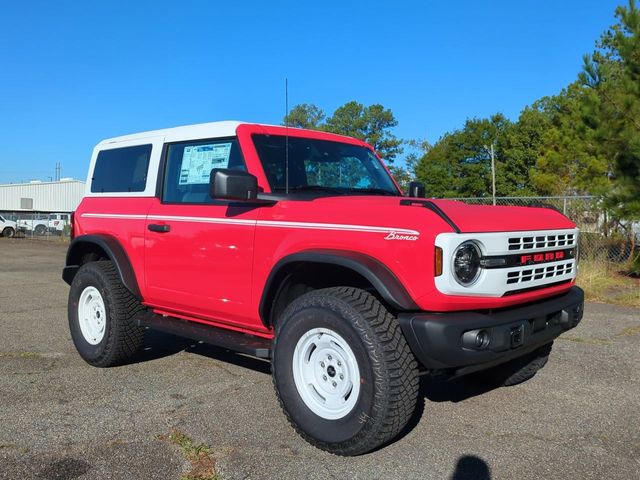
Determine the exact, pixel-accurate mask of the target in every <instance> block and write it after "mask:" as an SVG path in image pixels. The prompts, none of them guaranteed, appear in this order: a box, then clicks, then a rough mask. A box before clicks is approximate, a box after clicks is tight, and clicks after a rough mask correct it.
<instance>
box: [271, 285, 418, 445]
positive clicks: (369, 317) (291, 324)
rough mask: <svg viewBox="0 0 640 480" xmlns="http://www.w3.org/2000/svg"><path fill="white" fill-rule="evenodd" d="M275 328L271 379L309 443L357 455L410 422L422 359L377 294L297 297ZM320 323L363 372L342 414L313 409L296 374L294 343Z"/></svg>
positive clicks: (328, 292)
mask: <svg viewBox="0 0 640 480" xmlns="http://www.w3.org/2000/svg"><path fill="white" fill-rule="evenodd" d="M275 328H276V337H275V340H274V345H273V352H274V354H273V359H272V378H273V384H274V387H275V390H276V394H277V397H278V400H279V402H280V406H281V407H282V410H283V411H284V413H285V415H286V417H287V419H288V420H289V422H290V424H291V425H292V426H293V428H294V429H295V430H296V431H297V432H298V433H299V434H300V435H301V436H302V437H303V438H304V439H305V440H306V441H307V442H309V443H310V444H312V445H314V446H315V447H317V448H319V449H322V450H325V451H327V452H330V453H333V454H336V455H344V456H351V455H359V454H363V453H366V452H369V451H371V450H374V449H376V448H379V447H381V446H383V445H385V444H387V443H388V442H390V441H391V440H393V439H394V438H395V437H397V436H398V434H399V433H400V432H401V431H402V430H403V428H404V427H405V426H406V425H407V423H408V421H409V420H410V418H411V416H412V414H413V413H414V411H415V409H416V402H417V398H418V385H419V381H418V368H417V362H416V359H415V357H414V355H413V353H412V352H411V350H410V349H409V346H408V345H407V342H406V340H405V338H404V336H403V334H402V331H401V329H400V326H399V324H398V322H397V321H396V319H395V318H394V317H393V315H391V314H390V313H389V312H388V311H387V310H386V309H385V307H384V306H383V305H382V304H381V303H380V302H379V301H378V300H377V299H376V297H374V296H373V295H371V294H370V293H368V292H366V291H364V290H360V289H357V288H351V287H334V288H326V289H322V290H314V291H312V292H309V293H306V294H304V295H302V296H300V297H299V298H297V299H296V300H294V301H293V302H292V303H291V304H290V305H289V306H288V307H287V308H286V309H285V310H284V312H283V313H282V315H281V316H280V318H279V319H277V323H276V326H275ZM316 328H326V329H331V330H332V331H334V332H336V333H337V334H339V335H340V336H341V337H342V338H344V339H345V341H346V342H347V344H348V346H349V347H350V348H351V350H352V351H353V353H354V356H355V358H356V360H357V364H358V370H359V372H360V392H359V395H358V398H357V400H356V403H355V405H354V407H353V408H352V409H351V411H349V412H348V413H347V414H346V415H345V416H343V417H342V418H338V419H337V420H327V419H325V418H323V417H321V416H319V415H317V414H316V413H314V412H313V411H312V410H311V409H310V408H309V407H308V406H307V405H306V404H305V403H304V401H303V400H302V397H301V396H300V394H299V392H298V390H297V387H296V384H295V380H294V374H293V368H294V367H293V358H294V350H295V348H296V344H297V343H298V340H299V339H300V338H302V336H304V334H305V333H307V332H309V331H311V330H313V329H316Z"/></svg>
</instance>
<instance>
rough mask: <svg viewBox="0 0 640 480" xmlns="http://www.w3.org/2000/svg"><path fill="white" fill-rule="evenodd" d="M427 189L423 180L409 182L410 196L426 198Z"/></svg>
mask: <svg viewBox="0 0 640 480" xmlns="http://www.w3.org/2000/svg"><path fill="white" fill-rule="evenodd" d="M425 195H426V191H425V188H424V183H422V182H410V183H409V196H410V197H415V198H424V197H425Z"/></svg>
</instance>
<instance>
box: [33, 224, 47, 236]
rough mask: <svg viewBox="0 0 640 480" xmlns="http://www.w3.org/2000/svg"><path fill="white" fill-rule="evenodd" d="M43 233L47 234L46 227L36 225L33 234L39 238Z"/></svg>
mask: <svg viewBox="0 0 640 480" xmlns="http://www.w3.org/2000/svg"><path fill="white" fill-rule="evenodd" d="M45 233H47V227H45V226H44V225H42V224H39V225H36V228H35V234H36V235H38V236H39V237H41V236H42V235H44V234H45Z"/></svg>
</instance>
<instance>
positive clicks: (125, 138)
mask: <svg viewBox="0 0 640 480" xmlns="http://www.w3.org/2000/svg"><path fill="white" fill-rule="evenodd" d="M245 124H252V125H260V126H264V127H275V126H278V127H282V125H270V124H268V123H253V122H241V121H237V120H225V121H221V122H209V123H196V124H194V125H183V126H181V127H173V128H163V129H160V130H149V131H148V132H140V133H132V134H130V135H122V136H120V137H113V138H107V139H105V140H102V141H101V142H100V143H98V145H97V147H100V146H106V145H110V144H111V145H113V144H114V143H120V142H134V143H135V142H136V140H144V139H151V138H154V137H156V138H157V137H164V139H165V141H166V142H180V141H183V140H194V139H204V138H219V137H234V136H235V135H236V129H237V128H238V126H240V125H245ZM289 129H292V130H300V129H298V128H295V127H289ZM303 130H304V129H303ZM332 135H335V136H338V137H345V136H344V135H339V134H332ZM345 138H351V137H348V136H346V137H345Z"/></svg>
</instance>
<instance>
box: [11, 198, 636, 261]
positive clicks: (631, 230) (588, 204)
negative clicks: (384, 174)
mask: <svg viewBox="0 0 640 480" xmlns="http://www.w3.org/2000/svg"><path fill="white" fill-rule="evenodd" d="M452 200H460V201H463V202H465V203H468V204H474V205H491V204H492V203H493V200H492V198H491V197H482V198H454V199H452ZM495 203H496V205H513V206H525V207H547V208H553V209H555V210H557V211H559V212H561V213H563V214H565V215H566V216H567V217H569V218H570V219H571V220H573V221H574V222H575V223H576V224H577V225H578V227H579V228H580V257H581V258H582V259H583V260H593V261H598V262H604V263H607V264H617V265H620V264H624V263H626V262H629V261H631V260H632V259H633V257H634V255H638V254H640V251H639V246H640V222H635V223H633V222H624V221H619V220H616V219H612V218H611V217H610V216H609V215H608V213H607V211H606V209H605V208H604V204H603V201H602V199H601V198H599V197H591V196H565V197H497V198H496V199H495ZM0 215H1V216H2V217H3V218H4V219H5V220H7V221H8V222H15V231H14V232H13V234H14V235H15V236H17V237H26V238H35V239H38V238H40V239H68V237H69V232H70V217H71V215H70V213H42V212H28V213H27V212H0ZM6 224H7V225H8V224H10V223H6ZM0 233H2V232H0ZM7 233H11V232H9V231H7ZM5 236H6V235H5Z"/></svg>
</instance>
